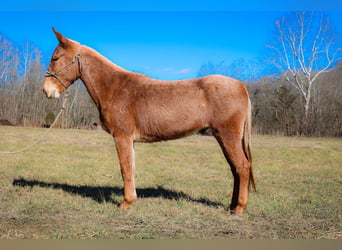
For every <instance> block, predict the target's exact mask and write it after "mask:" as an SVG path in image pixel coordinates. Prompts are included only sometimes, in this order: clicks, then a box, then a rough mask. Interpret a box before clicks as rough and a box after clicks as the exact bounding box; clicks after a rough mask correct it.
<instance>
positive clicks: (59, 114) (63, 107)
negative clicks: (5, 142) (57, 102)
mask: <svg viewBox="0 0 342 250" xmlns="http://www.w3.org/2000/svg"><path fill="white" fill-rule="evenodd" d="M68 96H69V91H66V92H65V94H64V96H63V103H62V108H61V110H60V111H59V113H58V115H57V116H56V118H55V120H54V121H53V123H52V124H51V126H50V128H48V129H47V130H46V131H45V133H44V134H42V135H41V136H40V137H39V138H38V139H37V141H36V142H34V143H33V144H31V145H29V146H27V147H25V148H23V149H21V150H17V151H0V154H18V153H23V152H25V151H28V150H29V149H31V148H33V146H35V145H36V144H38V143H39V142H41V141H42V140H43V139H44V137H45V136H46V135H47V134H48V133H49V132H50V131H51V129H52V128H53V126H54V125H55V124H56V122H57V121H58V119H59V117H60V116H61V115H62V113H63V112H64V109H65V107H66V104H67V98H68ZM75 98H76V96H75Z"/></svg>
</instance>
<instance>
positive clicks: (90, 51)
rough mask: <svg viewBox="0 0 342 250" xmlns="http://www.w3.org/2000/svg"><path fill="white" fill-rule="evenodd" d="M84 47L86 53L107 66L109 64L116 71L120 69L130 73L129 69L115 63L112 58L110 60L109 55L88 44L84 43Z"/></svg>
mask: <svg viewBox="0 0 342 250" xmlns="http://www.w3.org/2000/svg"><path fill="white" fill-rule="evenodd" d="M82 48H83V49H84V50H85V55H87V54H88V55H89V56H90V57H92V58H93V59H96V60H97V61H99V62H101V63H103V64H104V65H105V66H108V67H109V68H112V69H113V70H114V71H120V72H122V73H130V72H129V71H128V70H126V69H124V68H122V67H120V66H118V65H117V64H115V63H113V62H112V61H111V60H109V59H108V58H107V57H105V56H103V55H101V54H100V53H99V52H97V51H96V50H94V49H92V48H90V47H88V46H86V45H82Z"/></svg>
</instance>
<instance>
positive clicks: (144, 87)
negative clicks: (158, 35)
mask: <svg viewBox="0 0 342 250" xmlns="http://www.w3.org/2000/svg"><path fill="white" fill-rule="evenodd" d="M53 31H54V33H55V35H56V37H57V39H58V41H59V45H58V46H57V47H56V49H55V51H54V53H53V55H52V59H51V63H50V65H49V68H48V71H47V73H46V78H45V82H44V92H45V94H46V96H47V97H48V98H58V97H59V96H60V94H61V93H63V91H64V90H65V89H66V88H68V87H69V86H70V85H71V84H72V83H73V82H74V81H75V80H76V79H78V78H80V79H81V80H82V81H83V83H84V85H85V86H86V88H87V90H88V92H89V94H90V96H91V97H92V99H93V100H94V102H95V104H96V106H97V108H98V110H99V113H100V119H101V122H102V124H103V128H104V129H105V130H106V131H107V132H108V133H110V134H111V135H112V136H113V137H114V141H115V146H116V150H117V153H118V156H119V160H120V167H121V174H122V178H123V182H124V201H123V202H122V203H121V205H120V208H121V209H127V208H128V207H129V206H130V205H131V204H132V203H133V202H134V201H135V200H136V199H137V194H136V189H135V164H134V148H133V144H134V142H156V141H163V140H170V139H176V138H181V137H184V136H187V135H190V134H192V133H194V132H196V131H198V130H200V129H202V128H205V127H210V128H211V129H212V131H213V135H214V136H215V138H216V139H217V141H218V143H219V144H220V146H221V148H222V151H223V153H224V156H225V157H226V159H227V161H228V163H229V165H230V167H231V171H232V173H233V176H234V188H233V195H232V200H231V205H230V210H231V212H232V213H242V212H243V210H244V208H245V207H246V205H247V200H248V193H249V186H250V184H252V186H253V187H254V189H255V184H254V178H253V173H252V156H251V145H250V134H251V104H250V100H249V97H248V93H247V90H246V87H245V86H244V84H243V83H241V82H239V81H237V80H235V79H232V78H228V77H224V76H219V75H213V76H207V77H202V78H198V79H191V80H181V81H160V80H155V79H151V78H149V77H147V76H145V75H142V74H138V73H132V72H129V71H126V70H124V69H122V68H120V67H118V66H117V65H115V64H113V63H112V62H110V61H109V60H107V59H106V58H105V57H103V56H102V55H100V54H99V53H97V52H96V51H94V50H93V49H91V48H89V47H86V46H84V45H80V43H78V42H76V41H72V40H70V39H68V38H66V37H64V36H63V35H62V34H60V33H59V32H57V31H56V30H55V29H53Z"/></svg>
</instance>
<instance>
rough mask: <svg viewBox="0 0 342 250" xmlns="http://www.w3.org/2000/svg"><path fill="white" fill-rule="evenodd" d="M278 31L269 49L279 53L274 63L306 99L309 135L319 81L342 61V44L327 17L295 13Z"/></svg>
mask: <svg viewBox="0 0 342 250" xmlns="http://www.w3.org/2000/svg"><path fill="white" fill-rule="evenodd" d="M276 27H277V32H278V36H277V38H278V39H277V40H276V43H275V44H273V45H269V46H268V47H269V48H271V49H272V50H273V51H274V52H275V54H274V55H272V58H271V59H270V62H271V63H272V64H274V65H275V66H276V67H278V68H279V69H280V71H281V73H282V75H283V76H284V78H285V79H286V81H288V82H289V83H290V84H291V86H292V87H294V88H295V89H296V90H297V92H298V93H299V95H300V96H301V97H302V99H303V107H302V108H303V111H302V129H301V130H302V131H301V133H307V131H308V118H309V111H310V105H311V101H312V94H313V91H314V88H315V85H316V84H315V83H316V80H317V78H318V77H319V76H320V75H322V74H323V73H325V72H327V71H329V70H330V69H332V68H333V66H334V65H335V64H336V62H338V61H339V60H341V53H340V52H341V48H340V47H339V46H338V41H339V40H338V37H337V36H336V35H335V34H334V33H333V29H332V28H333V27H332V25H331V23H330V20H329V18H328V17H327V16H325V15H324V14H323V13H315V12H310V13H306V12H294V13H292V14H291V15H289V16H287V17H282V19H281V20H277V21H276Z"/></svg>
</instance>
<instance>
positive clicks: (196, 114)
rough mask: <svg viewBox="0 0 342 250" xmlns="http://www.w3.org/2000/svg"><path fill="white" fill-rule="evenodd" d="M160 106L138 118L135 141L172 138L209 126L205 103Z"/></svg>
mask: <svg viewBox="0 0 342 250" xmlns="http://www.w3.org/2000/svg"><path fill="white" fill-rule="evenodd" d="M177 106H178V105H176V104H175V106H173V107H172V106H168V107H159V108H160V109H158V110H156V111H154V112H149V113H146V114H145V115H142V116H140V117H139V118H138V119H137V124H136V133H135V141H141V142H156V141H163V140H172V139H178V138H181V137H185V136H188V135H191V134H194V133H196V132H197V131H199V130H200V129H202V128H204V127H207V126H208V117H207V112H206V110H205V108H206V107H205V105H194V104H190V105H189V106H188V107H187V108H184V107H183V108H179V107H178V108H177Z"/></svg>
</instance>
